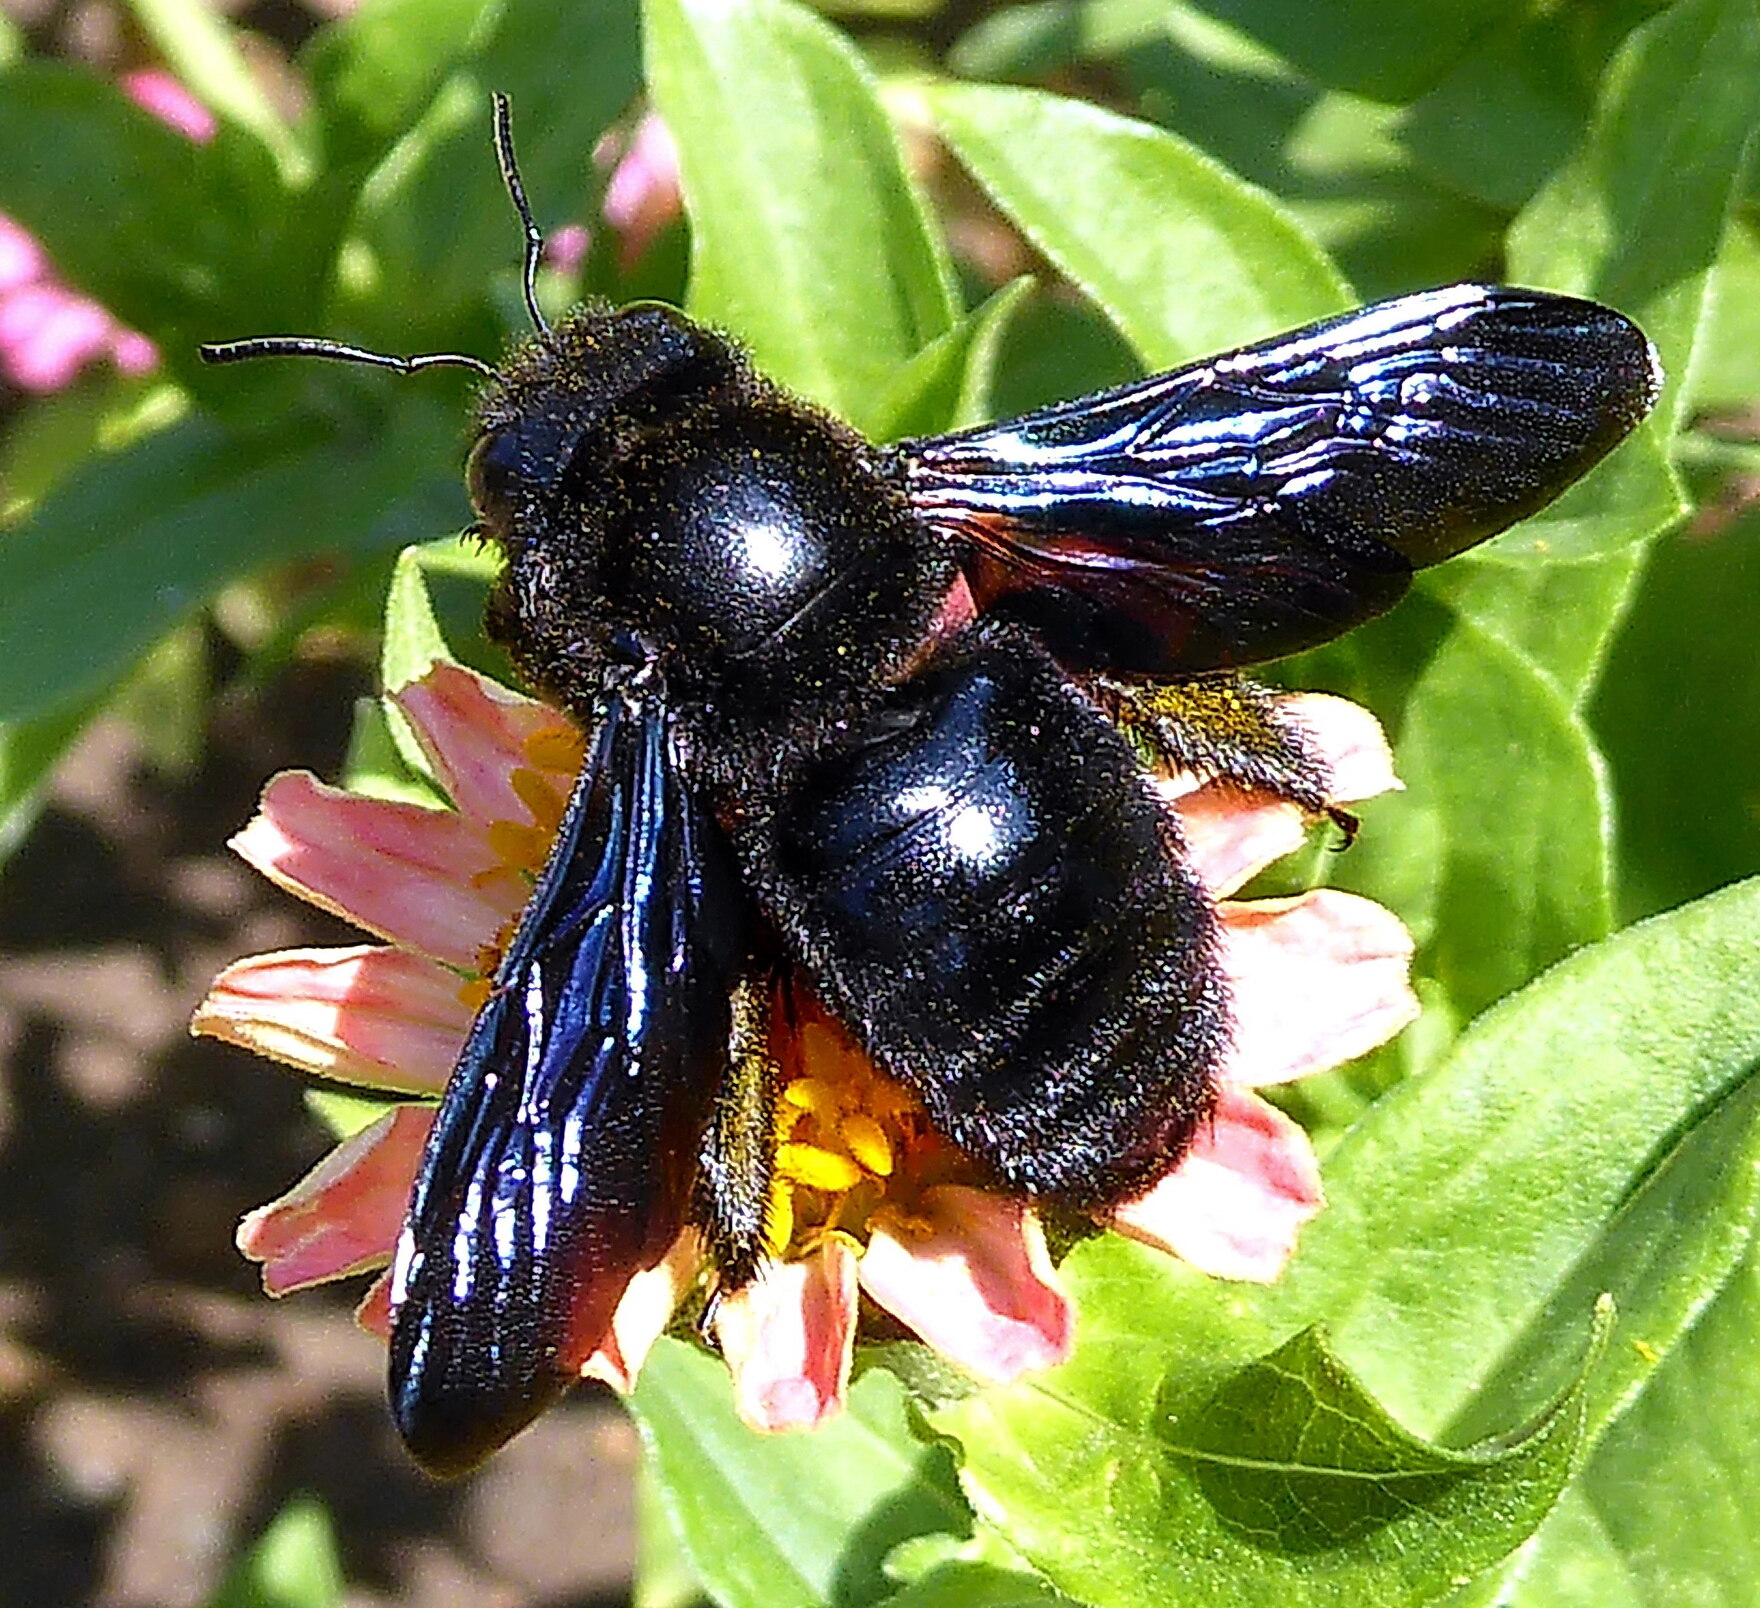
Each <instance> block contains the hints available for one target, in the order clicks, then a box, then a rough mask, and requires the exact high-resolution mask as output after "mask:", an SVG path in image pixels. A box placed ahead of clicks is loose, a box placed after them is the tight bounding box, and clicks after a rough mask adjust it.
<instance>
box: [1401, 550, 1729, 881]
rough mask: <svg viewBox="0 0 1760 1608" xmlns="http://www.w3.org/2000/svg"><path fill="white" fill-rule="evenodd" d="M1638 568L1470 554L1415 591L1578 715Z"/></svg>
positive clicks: (1617, 559) (1633, 559)
mask: <svg viewBox="0 0 1760 1608" xmlns="http://www.w3.org/2000/svg"><path fill="white" fill-rule="evenodd" d="M1641 569H1642V554H1641V553H1640V552H1639V551H1636V550H1634V549H1631V548H1625V549H1621V550H1619V551H1616V552H1612V553H1608V554H1605V555H1603V556H1602V557H1599V558H1584V559H1578V560H1574V561H1568V562H1559V563H1554V564H1528V563H1515V564H1506V563H1500V562H1497V561H1496V559H1495V557H1494V556H1488V557H1486V558H1484V559H1480V558H1478V557H1477V555H1472V556H1468V557H1467V560H1466V562H1464V563H1458V564H1456V563H1450V564H1444V565H1443V566H1441V568H1439V569H1436V570H1432V571H1430V572H1428V573H1426V574H1425V575H1424V576H1423V578H1422V580H1421V583H1420V584H1421V585H1422V586H1423V588H1424V590H1425V591H1426V592H1427V593H1429V595H1430V596H1432V597H1436V598H1441V599H1443V600H1444V601H1446V602H1447V603H1448V604H1449V606H1450V607H1451V608H1453V609H1454V610H1455V611H1456V612H1457V613H1459V614H1460V615H1462V616H1463V617H1464V618H1466V619H1468V620H1471V621H1472V622H1473V624H1474V625H1475V626H1477V627H1478V628H1479V630H1481V631H1483V632H1485V633H1486V634H1487V635H1488V636H1491V637H1495V638H1496V639H1497V641H1499V642H1501V643H1502V644H1503V645H1504V646H1505V647H1507V648H1509V649H1510V650H1511V651H1512V652H1514V653H1516V654H1518V655H1520V656H1521V657H1523V658H1525V659H1526V660H1527V661H1528V663H1529V664H1531V665H1532V666H1533V667H1534V668H1535V669H1536V670H1539V671H1540V672H1541V673H1542V674H1544V675H1545V676H1546V677H1547V678H1548V679H1549V680H1550V681H1551V682H1552V683H1553V685H1554V686H1555V687H1556V688H1557V689H1558V691H1559V693H1560V694H1561V696H1562V697H1563V698H1564V700H1565V702H1566V703H1568V704H1569V705H1570V706H1571V707H1572V708H1573V709H1575V708H1580V706H1581V703H1582V700H1583V698H1585V697H1586V696H1587V695H1588V693H1589V691H1590V690H1591V689H1592V687H1593V686H1594V683H1595V678H1596V677H1597V676H1598V675H1599V674H1600V673H1601V666H1602V664H1603V662H1604V660H1605V658H1606V656H1607V652H1608V649H1609V648H1610V647H1611V645H1612V642H1613V638H1614V634H1615V633H1616V632H1617V630H1618V629H1619V626H1620V622H1621V620H1622V619H1623V618H1624V615H1625V609H1626V605H1627V603H1628V602H1629V600H1630V598H1631V595H1632V592H1633V589H1634V587H1635V585H1636V582H1637V579H1638V576H1639V574H1640V572H1641ZM1698 891H1700V892H1703V891H1704V890H1703V889H1700V890H1698Z"/></svg>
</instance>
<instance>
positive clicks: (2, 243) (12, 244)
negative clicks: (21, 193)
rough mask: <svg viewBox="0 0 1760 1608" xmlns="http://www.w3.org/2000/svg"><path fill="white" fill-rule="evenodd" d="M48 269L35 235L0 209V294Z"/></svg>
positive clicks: (41, 274)
mask: <svg viewBox="0 0 1760 1608" xmlns="http://www.w3.org/2000/svg"><path fill="white" fill-rule="evenodd" d="M48 271H49V259H48V258H47V257H45V256H44V255H43V248H42V247H41V246H39V245H38V244H37V240H36V236H35V235H33V234H32V233H31V232H30V231H29V230H28V229H25V228H22V227H21V226H20V225H18V224H16V223H14V222H13V221H12V219H11V218H9V217H7V216H6V214H5V213H4V212H0V295H4V294H5V293H6V292H7V291H9V290H16V289H17V288H18V287H19V286H20V285H28V284H29V283H30V282H31V281H32V280H33V279H41V278H42V277H43V276H44V275H45V274H47V273H48Z"/></svg>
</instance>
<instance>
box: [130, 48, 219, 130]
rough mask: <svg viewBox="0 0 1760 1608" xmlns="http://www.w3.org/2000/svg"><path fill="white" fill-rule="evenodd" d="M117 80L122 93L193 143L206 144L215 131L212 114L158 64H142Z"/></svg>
mask: <svg viewBox="0 0 1760 1608" xmlns="http://www.w3.org/2000/svg"><path fill="white" fill-rule="evenodd" d="M121 83H122V92H123V94H125V95H126V96H128V98H129V99H130V100H131V101H133V102H134V103H135V105H136V106H139V107H140V108H141V109H142V110H144V111H149V112H151V113H152V114H153V116H155V117H156V118H158V119H159V121H160V122H161V123H167V124H169V125H170V126H171V127H172V128H174V129H176V130H177V132H178V133H179V134H181V135H183V136H184V138H185V139H188V140H192V141H194V143H195V144H197V145H206V144H207V143H208V141H209V140H211V139H213V137H214V135H215V134H216V133H217V132H218V131H219V127H220V125H219V124H218V123H217V122H216V121H215V120H214V114H213V113H212V112H210V111H209V110H208V108H207V107H206V106H204V105H203V104H202V103H201V102H200V101H199V100H197V99H196V98H195V96H194V95H192V94H190V92H189V91H188V90H187V89H185V88H184V87H183V85H182V84H181V83H179V82H178V80H177V79H175V78H173V77H172V76H171V74H170V73H168V72H166V71H164V70H163V69H162V68H159V67H143V68H141V69H140V70H139V71H138V72H132V73H124V74H123V75H122V79H121Z"/></svg>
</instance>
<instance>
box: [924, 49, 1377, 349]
mask: <svg viewBox="0 0 1760 1608" xmlns="http://www.w3.org/2000/svg"><path fill="white" fill-rule="evenodd" d="M928 103H929V106H930V109H931V111H932V112H933V114H934V117H935V121H936V125H937V127H938V128H939V129H940V131H941V133H942V135H943V137H944V138H945V139H946V140H947V142H948V144H949V145H951V146H952V147H953V150H954V153H955V155H957V156H958V157H959V159H960V161H961V162H962V163H963V164H964V165H965V166H966V167H967V168H968V169H970V170H971V172H972V175H973V176H974V177H975V178H976V179H977V180H978V182H979V183H980V184H981V185H982V186H983V187H984V189H985V190H986V191H987V192H988V193H989V194H990V196H991V198H992V199H993V200H994V201H995V202H996V204H997V205H998V206H999V207H1001V208H1002V210H1003V211H1004V212H1005V213H1007V214H1008V216H1009V217H1010V218H1011V219H1012V220H1013V221H1014V222H1015V223H1016V224H1017V225H1018V226H1019V227H1020V229H1021V230H1022V232H1023V233H1025V234H1026V235H1027V237H1028V238H1029V239H1031V240H1032V242H1033V243H1034V245H1036V246H1037V247H1038V248H1039V249H1040V250H1041V251H1043V252H1044V253H1045V255H1046V256H1047V257H1049V258H1050V259H1051V260H1052V261H1053V262H1054V263H1056V264H1057V266H1058V267H1059V268H1060V269H1061V270H1062V271H1063V272H1064V273H1065V274H1066V275H1068V276H1069V278H1070V279H1071V280H1072V281H1074V283H1075V284H1076V285H1078V286H1079V287H1080V288H1081V289H1082V290H1083V291H1085V292H1086V293H1087V294H1088V295H1089V296H1091V297H1092V298H1093V299H1094V301H1095V302H1096V303H1097V304H1098V305H1099V306H1100V307H1101V308H1102V309H1103V310H1104V311H1105V313H1106V315H1107V317H1109V318H1110V319H1111V320H1112V322H1113V323H1114V324H1116V325H1117V327H1118V328H1119V330H1120V331H1121V332H1122V333H1123V335H1124V337H1125V339H1126V340H1128V341H1129V342H1130V344H1131V346H1132V347H1133V348H1134V349H1135V350H1136V352H1137V354H1138V356H1139V357H1140V358H1141V359H1142V360H1143V362H1144V363H1146V364H1147V365H1148V366H1150V367H1151V368H1165V367H1169V366H1171V365H1173V364H1176V363H1182V362H1188V361H1190V360H1192V359H1194V358H1197V357H1201V356H1207V355H1208V354H1210V353H1212V352H1214V351H1216V350H1218V349H1219V348H1221V347H1224V346H1229V345H1235V344H1239V343H1242V342H1245V341H1249V340H1252V339H1254V338H1256V337H1259V336H1264V335H1270V334H1274V333H1276V332H1277V331H1278V330H1282V329H1287V328H1289V327H1290V326H1291V325H1294V324H1301V323H1305V322H1307V321H1308V320H1310V319H1314V318H1318V317H1321V316H1323V315H1325V314H1327V313H1331V312H1336V311H1338V310H1339V309H1340V308H1342V307H1345V306H1346V305H1348V304H1349V301H1350V296H1349V293H1348V291H1347V289H1346V287H1345V284H1344V282H1343V280H1342V279H1340V277H1339V275H1338V272H1337V270H1336V269H1334V268H1333V267H1332V265H1331V264H1330V263H1329V262H1328V261H1327V260H1326V257H1325V254H1324V253H1323V252H1322V251H1321V250H1320V248H1319V247H1318V246H1317V245H1315V244H1314V243H1313V241H1311V240H1310V239H1309V238H1308V237H1307V236H1306V235H1305V234H1304V233H1303V232H1302V230H1301V229H1300V228H1299V227H1298V225H1297V224H1296V223H1295V222H1294V221H1293V220H1292V219H1291V218H1290V217H1289V215H1288V214H1287V213H1285V212H1284V211H1283V210H1282V209H1281V207H1280V206H1279V205H1278V203H1277V202H1275V201H1274V200H1273V199H1272V198H1271V197H1270V196H1269V195H1267V194H1266V193H1265V192H1264V191H1262V190H1259V189H1257V188H1256V187H1255V186H1253V185H1250V184H1247V183H1246V182H1245V181H1244V180H1242V179H1239V178H1237V177H1235V175H1233V174H1232V173H1229V172H1228V171H1227V170H1226V169H1225V168H1222V167H1220V166H1219V165H1218V164H1217V163H1216V162H1214V161H1212V160H1211V159H1210V158H1209V157H1207V156H1206V155H1204V153H1203V152H1202V151H1200V150H1198V149H1197V148H1196V147H1195V146H1192V145H1189V144H1187V143H1186V142H1185V141H1184V140H1181V139H1179V138H1178V137H1177V136H1175V135H1172V134H1168V133H1166V132H1165V131H1163V130H1161V129H1157V128H1152V127H1150V126H1149V125H1148V124H1146V123H1136V122H1132V121H1130V120H1129V119H1127V118H1123V117H1119V116H1117V115H1115V114H1114V113H1111V112H1106V111H1101V110H1100V109H1099V108H1097V107H1093V106H1088V105H1085V104H1084V103H1082V102H1080V101H1073V100H1064V99H1062V98H1060V97H1058V96H1054V95H1046V94H1042V93H1039V92H1038V91H1034V90H1025V89H1004V88H997V87H993V86H988V85H979V84H942V85H937V86H935V87H934V88H933V89H932V90H931V91H929V92H928Z"/></svg>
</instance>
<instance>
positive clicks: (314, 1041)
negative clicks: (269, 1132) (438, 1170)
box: [190, 944, 473, 1095]
mask: <svg viewBox="0 0 1760 1608" xmlns="http://www.w3.org/2000/svg"><path fill="white" fill-rule="evenodd" d="M472 1015H473V1012H472V1011H471V1008H470V1006H468V1005H467V1004H465V1002H464V1001H463V1000H462V999H461V998H460V997H459V981H458V976H457V974H456V973H454V972H450V971H447V970H446V968H445V967H443V966H438V965H436V964H435V963H434V962H433V961H431V960H425V959H423V958H422V957H421V956H420V955H412V954H410V953H408V952H407V951H405V950H401V949H381V948H378V947H376V946H372V945H366V944H363V945H360V946H358V947H356V948H352V949H283V950H279V951H277V952H276V953H274V954H269V955H251V956H249V957H248V958H246V959H244V960H240V961H235V962H234V963H233V964H232V965H230V966H228V967H227V968H226V970H225V971H223V972H221V973H220V975H219V976H218V977H216V978H215V979H214V982H213V986H212V987H211V988H210V989H209V991H208V997H207V998H206V999H205V1000H203V1001H202V1003H201V1005H200V1006H199V1007H198V1008H197V1010H196V1014H195V1016H194V1018H193V1019H192V1020H191V1022H190V1030H191V1031H192V1032H195V1033H200V1034H205V1035H206V1036H207V1037H209V1038H217V1039H223V1040H224V1041H225V1042H226V1043H228V1044H237V1045H239V1046H240V1047H241V1048H243V1049H247V1050H255V1051H256V1052H257V1053H258V1054H259V1055H266V1056H269V1057H270V1058H271V1059H272V1060H276V1061H284V1062H286V1063H287V1064H288V1065H290V1066H297V1067H300V1068H301V1069H303V1070H304V1071H307V1072H316V1073H318V1074H320V1075H321V1076H323V1077H327V1078H334V1079H336V1080H337V1081H338V1082H341V1083H358V1084H362V1085H364V1086H366V1087H367V1088H371V1089H390V1090H394V1091H396V1092H399V1093H403V1094H428V1095H434V1094H438V1093H439V1092H440V1091H441V1090H442V1089H443V1088H444V1087H445V1086H446V1080H447V1078H448V1077H449V1076H450V1075H451V1072H452V1066H453V1063H454V1062H455V1061H456V1060H457V1059H458V1052H459V1049H460V1047H461V1046H462V1045H463V1043H464V1038H465V1034H466V1032H468V1031H469V1029H470V1025H471V1017H472Z"/></svg>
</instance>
